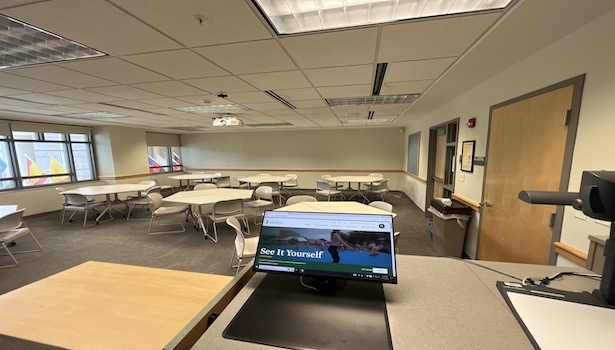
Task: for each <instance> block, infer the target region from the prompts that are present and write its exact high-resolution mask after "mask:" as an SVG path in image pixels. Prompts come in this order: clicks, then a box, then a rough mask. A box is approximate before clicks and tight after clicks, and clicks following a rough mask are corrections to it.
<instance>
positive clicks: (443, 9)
mask: <svg viewBox="0 0 615 350" xmlns="http://www.w3.org/2000/svg"><path fill="white" fill-rule="evenodd" d="M511 1H512V0H484V1H483V0H464V1H452V0H448V1H444V0H422V1H419V0H253V2H254V3H255V4H256V6H257V7H258V8H259V9H260V11H261V12H262V13H263V14H264V15H265V17H266V18H267V20H268V21H269V23H271V25H272V26H273V27H274V29H275V30H276V31H277V32H278V34H292V33H303V32H311V31H317V30H326V29H335V28H347V27H355V26H362V25H367V24H376V23H387V22H394V21H400V20H406V19H414V18H424V17H432V16H442V15H450V14H455V13H468V12H475V11H482V10H492V9H501V8H504V7H506V6H507V5H508V4H509V3H510V2H511Z"/></svg>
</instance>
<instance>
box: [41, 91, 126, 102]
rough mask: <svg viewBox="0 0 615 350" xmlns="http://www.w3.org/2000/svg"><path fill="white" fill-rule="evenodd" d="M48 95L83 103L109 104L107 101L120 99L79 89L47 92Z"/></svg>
mask: <svg viewBox="0 0 615 350" xmlns="http://www.w3.org/2000/svg"><path fill="white" fill-rule="evenodd" d="M48 94H49V95H55V96H61V97H66V98H72V99H75V100H80V101H83V102H109V101H117V100H119V99H120V98H117V97H113V96H109V95H103V94H99V93H97V92H92V91H87V90H81V89H76V90H63V91H53V92H49V93H48Z"/></svg>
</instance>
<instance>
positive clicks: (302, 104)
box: [292, 99, 328, 108]
mask: <svg viewBox="0 0 615 350" xmlns="http://www.w3.org/2000/svg"><path fill="white" fill-rule="evenodd" d="M292 104H293V106H295V107H297V108H313V107H327V106H328V105H327V103H326V102H325V101H324V100H322V99H319V100H302V101H293V102H292Z"/></svg>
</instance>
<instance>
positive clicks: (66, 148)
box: [0, 123, 98, 192]
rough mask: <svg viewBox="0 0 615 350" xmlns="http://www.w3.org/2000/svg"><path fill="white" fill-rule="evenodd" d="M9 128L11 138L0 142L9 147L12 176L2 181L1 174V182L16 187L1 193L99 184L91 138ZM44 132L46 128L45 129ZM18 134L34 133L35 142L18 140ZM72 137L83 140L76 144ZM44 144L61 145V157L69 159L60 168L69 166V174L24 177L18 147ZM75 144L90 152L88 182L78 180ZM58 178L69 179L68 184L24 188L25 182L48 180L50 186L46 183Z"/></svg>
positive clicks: (34, 185) (26, 175)
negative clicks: (81, 184) (57, 137)
mask: <svg viewBox="0 0 615 350" xmlns="http://www.w3.org/2000/svg"><path fill="white" fill-rule="evenodd" d="M9 125H10V126H9V128H10V132H9V133H8V134H9V135H3V136H4V137H0V142H3V143H6V146H7V149H8V152H7V153H8V158H10V159H7V162H8V163H9V164H8V165H7V166H8V167H10V170H11V172H12V177H2V174H0V181H2V182H4V181H12V182H13V183H12V185H13V186H12V187H7V188H2V187H0V192H4V191H12V190H23V189H30V188H40V187H49V186H58V185H64V184H70V183H77V182H86V181H97V180H98V172H97V171H96V159H95V155H94V144H93V141H92V135H91V134H89V133H80V132H78V131H75V130H71V131H66V132H58V131H57V130H47V131H45V130H38V131H29V130H14V129H13V127H12V125H11V123H9ZM50 125H51V124H50ZM51 127H52V128H53V127H60V126H59V125H51ZM42 128H44V126H43V127H42ZM19 132H29V133H32V134H33V135H34V138H32V139H29V138H19V137H17V138H16V137H15V133H19ZM45 134H59V135H60V140H57V139H52V138H51V137H46V136H45ZM71 135H82V136H83V138H84V140H73V138H71ZM44 143H53V144H61V145H62V146H61V147H60V148H61V149H60V150H59V151H60V152H62V154H63V155H64V156H66V159H67V163H68V164H61V165H62V166H63V167H64V166H65V165H66V166H65V167H66V170H67V172H66V173H61V174H59V173H58V174H42V175H34V176H31V175H28V174H24V173H22V170H21V166H22V165H23V164H22V162H23V161H24V160H23V159H21V160H20V158H19V157H18V155H17V149H18V145H19V144H44ZM75 144H84V145H86V150H83V151H86V152H87V161H88V162H89V169H90V171H91V173H90V176H89V177H90V178H88V179H84V180H78V177H77V169H76V163H75V155H74V152H75V149H74V147H73V146H74V145H75ZM77 151H82V150H77ZM57 177H66V178H68V181H63V182H51V183H43V184H29V185H26V184H24V182H25V181H27V180H37V179H45V182H47V181H48V180H47V179H53V178H57Z"/></svg>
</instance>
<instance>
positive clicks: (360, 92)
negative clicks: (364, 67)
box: [317, 85, 372, 98]
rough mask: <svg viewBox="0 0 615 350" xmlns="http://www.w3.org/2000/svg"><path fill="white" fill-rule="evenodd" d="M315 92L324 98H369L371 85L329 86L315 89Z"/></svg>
mask: <svg viewBox="0 0 615 350" xmlns="http://www.w3.org/2000/svg"><path fill="white" fill-rule="evenodd" d="M317 90H318V92H319V93H320V95H321V96H322V97H324V98H333V97H356V96H370V95H371V94H372V86H371V85H351V86H331V87H321V88H317Z"/></svg>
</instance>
